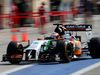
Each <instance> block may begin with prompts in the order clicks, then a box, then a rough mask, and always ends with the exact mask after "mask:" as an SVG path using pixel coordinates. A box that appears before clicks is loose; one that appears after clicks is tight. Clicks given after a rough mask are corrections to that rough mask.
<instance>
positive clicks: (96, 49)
mask: <svg viewBox="0 0 100 75" xmlns="http://www.w3.org/2000/svg"><path fill="white" fill-rule="evenodd" d="M89 51H90V55H91V57H92V58H100V38H99V37H95V38H92V39H91V40H90V43H89Z"/></svg>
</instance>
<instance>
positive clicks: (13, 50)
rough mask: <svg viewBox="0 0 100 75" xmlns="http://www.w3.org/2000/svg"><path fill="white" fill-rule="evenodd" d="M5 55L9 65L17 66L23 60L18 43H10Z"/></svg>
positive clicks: (21, 49)
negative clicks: (7, 56) (7, 57)
mask: <svg viewBox="0 0 100 75" xmlns="http://www.w3.org/2000/svg"><path fill="white" fill-rule="evenodd" d="M7 55H9V56H10V58H9V62H10V63H11V64H19V63H20V62H21V61H22V58H23V45H22V44H21V43H20V42H18V41H12V42H10V43H9V45H8V47H7Z"/></svg>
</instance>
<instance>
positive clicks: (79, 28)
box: [63, 24, 92, 31]
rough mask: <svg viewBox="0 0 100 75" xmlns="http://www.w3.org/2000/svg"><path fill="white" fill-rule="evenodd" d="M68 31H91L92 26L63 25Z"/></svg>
mask: <svg viewBox="0 0 100 75" xmlns="http://www.w3.org/2000/svg"><path fill="white" fill-rule="evenodd" d="M63 26H64V27H65V28H66V29H67V30H68V31H92V25H89V24H81V25H63Z"/></svg>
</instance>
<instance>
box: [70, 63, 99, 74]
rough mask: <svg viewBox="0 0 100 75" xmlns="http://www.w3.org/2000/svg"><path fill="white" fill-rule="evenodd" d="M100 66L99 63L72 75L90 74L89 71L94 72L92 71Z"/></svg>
mask: <svg viewBox="0 0 100 75" xmlns="http://www.w3.org/2000/svg"><path fill="white" fill-rule="evenodd" d="M98 66H100V62H98V63H96V64H94V65H90V66H88V67H86V68H84V69H81V70H79V71H77V72H74V73H72V74H70V75H82V74H83V73H85V72H88V71H90V70H92V69H94V68H96V67H98Z"/></svg>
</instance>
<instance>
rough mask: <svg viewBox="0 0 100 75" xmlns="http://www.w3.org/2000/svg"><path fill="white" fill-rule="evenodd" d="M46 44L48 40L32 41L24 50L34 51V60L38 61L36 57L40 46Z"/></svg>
mask: <svg viewBox="0 0 100 75" xmlns="http://www.w3.org/2000/svg"><path fill="white" fill-rule="evenodd" d="M47 44H48V40H36V41H33V42H32V43H31V45H30V46H29V47H28V48H26V50H35V51H36V56H35V59H36V60H38V56H39V53H40V51H41V46H42V45H47Z"/></svg>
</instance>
